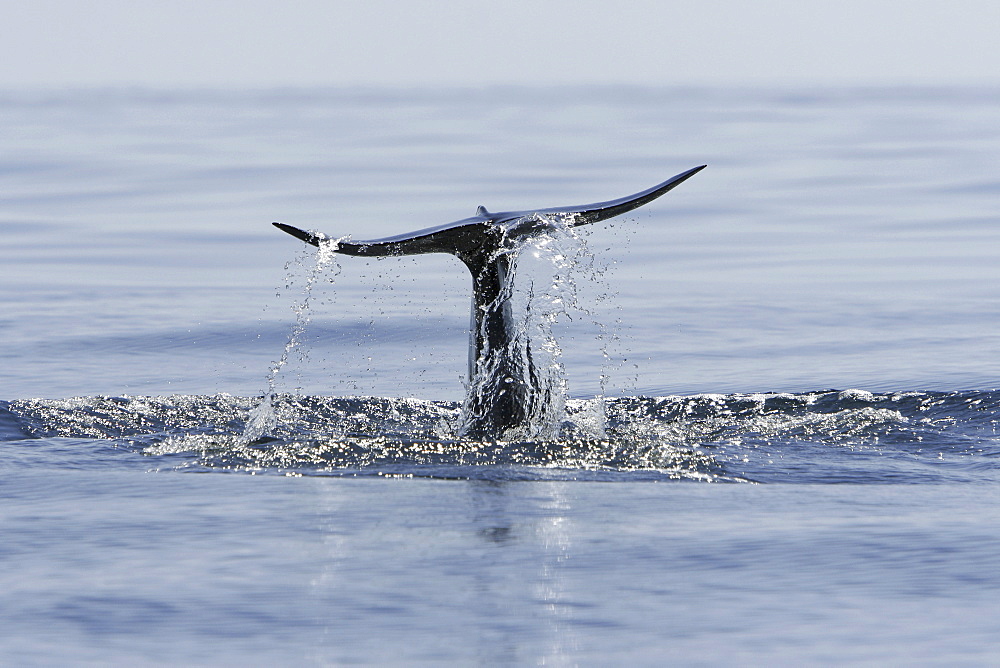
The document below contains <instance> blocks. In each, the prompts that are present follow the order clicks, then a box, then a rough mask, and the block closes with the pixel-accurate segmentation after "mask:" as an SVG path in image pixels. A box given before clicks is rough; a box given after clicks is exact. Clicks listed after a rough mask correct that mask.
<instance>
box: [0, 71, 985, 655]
mask: <svg viewBox="0 0 1000 668" xmlns="http://www.w3.org/2000/svg"><path fill="white" fill-rule="evenodd" d="M0 115H2V116H0V118H2V121H3V122H2V125H0V127H2V128H3V130H2V131H0V148H2V150H0V156H2V157H0V174H2V179H3V197H2V200H0V232H2V234H0V238H2V239H3V241H2V242H0V248H2V250H3V255H2V257H3V263H2V265H0V285H2V286H3V290H2V292H0V302H2V311H0V332H2V336H3V341H4V343H5V345H4V347H3V350H2V352H0V355H2V365H3V366H2V368H3V373H2V375H0V400H2V402H0V439H2V440H0V447H2V451H3V458H2V459H0V517H2V525H0V526H2V535H3V541H2V544H0V560H2V562H3V564H4V567H3V568H2V569H0V592H2V593H0V610H2V611H3V613H2V614H3V618H4V624H3V625H2V630H0V658H2V661H0V662H3V663H11V664H25V663H27V664H53V663H55V664H58V663H69V662H73V663H78V664H88V663H89V664H107V663H117V664H127V663H139V664H176V663H193V664H200V665H237V664H246V663H248V662H249V663H257V664H263V663H269V664H278V665H303V664H305V665H329V664H340V663H349V662H362V663H378V662H381V663H404V662H405V663H414V662H426V663H430V662H435V663H437V662H443V661H449V662H459V663H490V664H493V663H500V664H504V663H506V664H524V663H554V664H570V665H572V664H608V663H640V664H654V663H663V662H665V661H667V662H670V663H673V664H677V665H719V664H730V665H735V664H740V665H744V664H775V663H777V664H829V663H861V664H877V663H896V664H899V663H906V664H935V665H941V664H948V665H956V664H958V665H962V664H964V665H983V664H989V663H996V662H997V660H998V658H1000V645H998V644H997V642H996V640H995V639H996V638H997V637H1000V621H997V620H1000V614H998V613H1000V604H998V603H997V602H996V601H997V597H998V593H1000V592H998V590H1000V577H998V575H997V573H998V572H1000V568H998V566H1000V557H998V556H997V555H1000V549H998V548H1000V530H998V529H997V527H998V526H1000V523H998V520H1000V517H998V515H1000V512H998V507H1000V506H998V501H1000V494H998V491H997V490H998V485H997V483H998V482H1000V480H998V468H1000V467H998V461H1000V441H998V436H997V420H998V418H1000V405H998V404H1000V392H998V391H997V390H996V388H997V382H996V378H997V377H998V375H1000V355H998V352H1000V334H998V331H1000V328H998V327H997V325H998V321H997V311H998V309H997V305H998V294H1000V293H998V285H1000V280H998V279H1000V262H998V259H1000V258H998V255H1000V250H998V249H1000V244H998V243H997V242H998V241H1000V238H998V237H1000V225H998V224H997V223H998V221H997V213H996V198H997V194H998V193H1000V182H997V180H996V178H995V174H997V173H1000V169H998V167H1000V165H998V162H1000V150H998V149H1000V130H998V129H997V128H1000V122H998V121H1000V93H998V92H997V91H995V90H992V89H989V90H987V89H945V88H942V89H931V88H925V89H895V90H858V89H833V90H822V89H810V90H806V89H798V90H750V89H746V90H734V89H725V90H723V89H706V90H699V89H682V90H675V89H627V88H626V89H562V90H536V89H504V90H482V91H444V92H421V91H367V90H305V91H302V90H299V91H273V92H260V93H249V92H248V93H225V94H223V93H207V92H184V91H173V92H148V91H84V92H77V93H51V94H43V93H12V92H8V93H6V94H3V95H0ZM702 163H708V164H709V168H708V169H707V170H705V171H704V172H702V173H700V174H698V175H697V176H696V177H694V178H693V179H692V180H690V181H689V182H687V183H685V184H683V185H682V186H680V187H679V188H678V189H677V190H675V191H673V192H671V193H669V194H668V195H666V196H665V197H664V198H662V199H661V200H658V201H657V202H655V203H653V204H651V205H649V206H647V207H644V208H642V209H639V210H637V211H635V212H633V213H632V214H629V215H628V216H626V217H624V218H622V219H615V220H613V221H609V223H604V224H599V225H595V226H591V227H590V228H587V229H586V232H585V242H586V247H587V248H588V249H589V251H590V252H591V254H592V262H593V263H594V264H593V266H592V267H588V266H582V267H581V266H580V264H579V262H577V263H575V264H574V265H573V266H575V267H578V268H579V269H580V270H579V271H577V272H576V275H575V276H574V278H575V279H576V280H575V282H574V283H573V287H572V290H573V292H572V293H566V292H559V293H558V294H560V295H562V296H566V295H567V294H572V296H573V297H575V299H576V300H577V302H578V303H579V304H581V305H583V307H584V310H580V309H573V308H567V309H565V313H563V312H562V311H559V310H558V309H555V310H553V311H550V312H549V314H550V315H551V316H552V317H551V318H549V320H552V322H551V327H552V335H553V336H554V337H555V338H554V340H555V341H556V342H558V349H555V350H552V351H550V352H551V353H552V355H553V357H552V359H553V360H554V361H556V362H558V363H560V364H561V365H562V368H563V369H564V373H563V374H561V375H560V376H559V379H558V380H559V382H560V383H561V382H564V383H565V387H566V391H567V393H568V397H569V399H568V401H567V408H568V415H567V416H566V419H565V420H564V421H563V422H562V423H561V424H560V425H559V427H558V429H557V431H556V432H555V433H553V434H550V435H549V436H548V437H546V438H542V439H541V440H525V441H514V442H504V443H488V442H487V443H483V442H474V441H468V440H460V439H456V437H455V433H456V429H457V428H458V426H459V424H460V406H461V401H462V398H463V396H464V387H463V379H464V375H465V369H466V362H467V361H466V345H467V336H468V331H467V327H468V301H469V289H470V285H469V283H470V281H469V278H468V275H467V273H468V272H467V271H466V269H465V268H464V267H463V266H461V264H460V263H459V262H458V261H457V260H455V259H453V258H451V257H447V256H422V257H415V258H389V259H386V260H381V261H366V260H363V259H360V258H350V257H340V258H333V259H332V260H331V264H329V265H327V266H326V268H325V269H324V270H323V271H321V272H319V273H315V272H312V271H311V269H312V267H313V266H314V263H315V261H316V259H315V256H314V255H313V254H312V253H310V252H309V251H308V250H307V249H306V248H304V245H303V244H301V243H299V242H297V241H295V240H294V239H291V238H290V237H287V236H286V235H282V234H281V233H279V232H277V231H275V230H274V229H273V228H272V227H271V226H270V224H269V223H270V222H271V221H272V220H280V221H284V222H287V223H290V224H293V225H296V226H298V227H302V228H306V229H311V228H314V229H320V230H323V231H324V232H326V233H328V234H330V235H331V236H334V237H336V236H340V235H345V234H350V235H353V236H354V237H355V238H361V239H364V238H375V237H380V236H388V235H391V234H396V233H400V232H405V231H409V230H413V229H418V228H420V227H425V226H429V225H434V224H438V223H443V222H448V221H452V220H457V219H460V218H464V217H466V216H469V215H472V214H473V212H474V211H475V207H476V206H477V205H480V204H483V205H486V206H487V207H488V208H490V209H492V210H503V209H521V208H526V207H531V206H559V205H565V204H576V203H585V202H591V201H597V200H602V199H609V198H614V197H619V196H622V195H625V194H628V193H632V192H636V191H638V190H641V189H643V188H646V187H648V186H651V185H653V184H654V183H657V182H659V181H661V180H663V179H665V178H667V177H669V176H671V175H673V174H675V173H678V172H680V171H683V170H684V169H687V168H689V167H692V166H695V165H698V164H702ZM543 254H544V253H543ZM588 261H589V260H588ZM542 269H543V271H542V272H541V274H538V276H542V277H543V278H544V276H545V272H544V263H543V267H542ZM564 274H565V272H563V271H560V272H557V276H559V275H564ZM550 278H551V276H550V277H549V279H550ZM549 279H544V280H549ZM307 286H308V288H309V290H308V292H307ZM307 294H308V297H309V301H308V304H305V303H304V300H305V298H306V295H307ZM274 369H277V371H274ZM601 395H606V396H607V397H608V399H607V401H606V402H601V401H599V400H596V399H595V397H599V396H601ZM262 397H264V398H265V399H266V400H265V401H263V403H262ZM376 397H385V398H376ZM255 408H256V409H258V412H257V413H255V415H257V416H258V420H257V421H256V422H253V421H252V420H251V422H252V424H251V425H250V426H251V427H253V429H250V430H249V431H248V430H247V427H248V420H250V416H251V412H252V411H253V410H254V409H255ZM198 474H201V475H198Z"/></svg>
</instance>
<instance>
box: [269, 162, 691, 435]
mask: <svg viewBox="0 0 1000 668" xmlns="http://www.w3.org/2000/svg"><path fill="white" fill-rule="evenodd" d="M704 168H705V165H701V166H699V167H695V168H693V169H689V170H688V171H686V172H682V173H680V174H678V175H677V176H675V177H673V178H671V179H668V180H666V181H664V182H663V183H660V184H658V185H655V186H653V187H652V188H649V189H647V190H643V191H642V192H638V193H635V194H634V195H629V196H627V197H622V198H619V199H615V200H610V201H607V202H597V203H594V204H584V205H580V206H566V207H555V208H549V209H533V210H528V211H506V212H500V213H493V212H490V211H488V210H487V209H486V207H483V206H480V207H479V208H478V209H477V210H476V215H475V216H472V217H471V218H465V219H463V220H459V221H456V222H454V223H448V224H446V225H440V226H438V227H430V228H427V229H423V230H417V231H415V232H409V233H407V234H400V235H397V236H393V237H385V238H382V239H372V240H369V241H350V240H338V241H337V244H336V247H335V248H334V250H335V251H336V252H338V253H343V254H345V255H357V256H362V257H384V256H395V255H418V254H422V253H450V254H452V255H455V256H457V257H458V258H459V259H460V260H462V262H464V263H465V265H466V266H467V267H468V268H469V271H470V272H471V273H472V283H473V288H472V322H471V325H470V332H469V339H470V340H469V381H470V382H469V388H470V390H469V395H468V396H467V397H466V401H465V405H464V406H463V414H464V416H463V426H462V429H461V435H462V436H472V437H477V438H503V437H505V436H509V435H512V434H517V433H519V432H521V433H523V432H524V430H525V428H527V427H530V424H529V423H530V422H531V420H532V416H534V415H538V414H539V409H538V407H539V406H540V405H543V404H547V403H548V402H550V401H551V400H552V397H551V394H552V392H551V388H547V387H545V386H544V383H542V382H540V381H539V377H540V375H539V374H538V373H537V370H536V369H535V368H534V362H533V360H532V357H531V354H530V348H528V349H525V354H524V355H518V354H516V353H514V352H513V351H516V350H517V349H518V346H519V345H522V342H520V339H519V334H518V330H517V322H516V318H515V316H514V315H513V314H512V313H511V301H510V293H511V281H512V278H513V275H514V269H515V267H514V264H513V263H514V260H513V256H512V255H511V254H509V253H505V252H503V251H504V250H505V249H509V248H510V247H511V246H510V245H509V244H510V243H511V242H516V241H517V240H518V239H523V238H525V237H530V236H532V235H533V234H537V233H540V232H542V231H543V230H545V229H546V228H547V227H548V222H547V219H546V217H547V216H550V215H551V216H553V217H556V218H559V219H560V221H561V222H562V224H564V225H568V226H571V227H573V226H577V225H588V224H590V223H596V222H599V221H602V220H607V219H608V218H612V217H614V216H619V215H621V214H623V213H627V212H629V211H631V210H633V209H636V208H638V207H640V206H642V205H643V204H647V203H649V202H651V201H653V200H654V199H656V198H657V197H660V196H661V195H664V194H666V193H668V192H670V191H671V190H672V189H674V188H675V187H677V186H678V185H680V184H681V183H683V182H684V181H686V180H688V179H689V178H691V177H692V176H694V175H695V174H697V173H698V172H700V171H701V170H702V169H704ZM274 226H275V227H277V228H278V229H280V230H282V231H283V232H287V233H288V234H291V235H292V236H293V237H296V238H298V239H301V240H302V241H304V242H306V243H308V244H312V245H313V246H320V245H321V244H322V243H323V241H324V240H326V239H327V238H328V237H326V236H325V235H323V234H320V233H315V232H307V231H305V230H300V229H299V228H297V227H292V226H291V225H286V224H285V223H274ZM528 343H529V344H530V342H528ZM525 345H526V344H525Z"/></svg>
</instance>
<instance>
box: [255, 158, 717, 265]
mask: <svg viewBox="0 0 1000 668" xmlns="http://www.w3.org/2000/svg"><path fill="white" fill-rule="evenodd" d="M705 167H706V165H701V166H699V167H695V168H693V169H689V170H688V171H686V172H682V173H680V174H678V175H677V176H674V177H673V178H671V179H668V180H666V181H664V182H663V183H660V184H658V185H655V186H653V187H652V188H649V189H647V190H643V191H642V192H638V193H635V194H634V195H629V196H627V197H622V198H619V199H615V200H610V201H607V202H596V203H593V204H582V205H578V206H564V207H553V208H548V209H530V210H527V211H505V212H500V213H491V212H490V211H487V210H486V207H484V206H480V207H479V208H478V209H477V211H476V215H475V216H472V217H471V218H465V219H463V220H458V221H455V222H453V223H448V224H445V225H439V226H437V227H429V228H426V229H422V230H416V231H414V232H408V233H406V234H400V235H396V236H392V237H385V238H382V239H371V240H368V241H350V240H347V241H339V242H338V244H337V252H338V253H343V254H345V255H358V256H364V257H385V256H391V255H419V254H423V253H451V254H452V255H457V256H458V257H459V258H460V259H462V260H463V261H464V262H465V263H466V264H469V265H470V266H472V264H478V263H477V262H475V260H477V259H478V256H481V255H482V254H483V252H484V251H488V248H489V247H490V246H491V245H492V244H491V243H489V242H490V241H495V240H496V239H495V237H497V236H498V234H499V233H501V232H502V233H504V234H505V235H506V236H507V238H510V236H511V234H512V233H514V234H517V235H520V236H524V235H527V234H530V233H531V232H533V231H535V230H536V229H537V228H536V227H533V226H530V225H527V226H522V227H520V228H516V229H515V228H511V226H509V225H505V223H510V222H512V221H516V220H520V219H527V218H530V217H532V216H534V215H535V214H541V215H543V216H544V215H546V214H557V215H562V216H564V217H566V218H567V219H568V220H569V224H570V225H571V226H577V225H589V224H591V223H596V222H600V221H602V220H607V219H608V218H613V217H614V216H620V215H621V214H623V213H627V212H629V211H632V210H633V209H637V208H638V207H640V206H642V205H643V204H647V203H649V202H652V201H653V200H654V199H656V198H658V197H660V196H662V195H665V194H666V193H668V192H670V191H671V190H673V189H674V188H676V187H677V186H679V185H680V184H681V183H684V181H687V180H688V179H689V178H691V177H692V176H694V175H695V174H697V173H698V172H700V171H701V170H703V169H705ZM273 225H274V226H275V227H277V228H278V229H279V230H281V231H283V232H287V233H288V234H290V235H292V236H293V237H296V238H298V239H301V240H302V241H304V242H306V243H308V244H312V245H313V246H319V245H320V243H321V242H322V241H323V240H324V239H326V237H325V236H324V235H322V234H317V233H314V232H307V231H305V230H300V229H299V228H297V227H293V226H291V225H287V224H285V223H273Z"/></svg>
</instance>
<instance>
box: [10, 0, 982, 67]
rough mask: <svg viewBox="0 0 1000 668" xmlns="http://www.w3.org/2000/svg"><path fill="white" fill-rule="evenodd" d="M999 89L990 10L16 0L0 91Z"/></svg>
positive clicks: (966, 0) (662, 2)
mask: <svg viewBox="0 0 1000 668" xmlns="http://www.w3.org/2000/svg"><path fill="white" fill-rule="evenodd" d="M739 82H747V83H758V82H768V83H782V82H787V83H806V82H815V83H876V84H877V83H887V82H892V83H948V82H960V83H994V84H1000V2H997V1H996V0H950V1H948V2H940V1H939V0H905V1H904V0H836V1H832V0H830V1H828V0H799V1H798V2H795V1H793V0H745V1H729V0H687V1H683V2H681V1H677V0H617V1H615V0H548V1H547V0H506V1H505V0H494V1H492V2H490V1H487V0H455V1H452V0H357V1H354V2H345V1H342V0H333V1H327V2H323V1H321V0H283V1H282V2H277V1H275V0H266V1H265V0H94V1H93V2H86V3H85V2H78V1H76V0H64V1H59V0H31V1H30V2H17V3H14V2H11V3H6V4H5V7H4V10H3V12H2V18H0V86H4V87H10V86H16V87H24V86H43V87H53V86H56V87H59V86H67V85H75V86H89V85H146V86H178V85H180V86H213V87H214V86H241V87H242V86H275V85H277V86H281V85H293V86H294V85H315V84H320V85H330V84H332V85H337V84H374V85H384V84H390V85H395V84H404V85H417V86H423V85H456V84H457V85H479V84H497V83H524V84H549V83H649V84H672V83H684V84H690V83H695V84H696V83H739Z"/></svg>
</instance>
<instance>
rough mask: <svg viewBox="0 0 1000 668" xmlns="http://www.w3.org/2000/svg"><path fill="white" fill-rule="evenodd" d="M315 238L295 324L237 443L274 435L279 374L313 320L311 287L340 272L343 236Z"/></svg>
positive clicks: (320, 235) (296, 307)
mask: <svg viewBox="0 0 1000 668" xmlns="http://www.w3.org/2000/svg"><path fill="white" fill-rule="evenodd" d="M316 235H317V236H318V237H319V238H320V244H319V247H318V249H317V250H316V252H315V253H313V257H314V263H313V266H312V268H311V269H310V270H309V272H308V274H307V275H306V282H305V287H304V288H303V290H302V299H301V300H300V301H296V302H293V303H292V311H294V313H295V324H294V325H293V326H292V331H291V333H290V334H289V335H288V341H287V342H285V348H284V350H282V352H281V357H280V358H278V360H277V361H276V362H274V363H272V365H271V368H270V369H269V370H268V373H267V378H266V380H267V391H266V392H265V393H264V396H263V398H262V399H261V401H260V403H259V404H257V405H256V406H255V407H254V408H253V409H251V410H250V412H249V414H248V416H247V421H246V426H245V427H244V429H243V434H242V435H241V436H240V438H239V439H238V442H239V443H240V444H247V443H252V442H254V441H257V440H259V439H261V438H263V437H265V436H269V435H271V434H273V433H274V430H275V428H276V427H277V424H278V417H277V415H276V413H275V411H274V395H275V391H276V384H277V379H278V374H279V373H281V370H282V369H283V368H284V367H285V365H286V364H288V359H289V357H290V356H291V354H292V351H293V350H295V349H296V348H297V347H298V346H299V344H300V343H301V342H302V335H303V334H304V333H305V331H306V327H307V326H308V325H309V321H310V319H311V318H312V312H311V304H312V297H313V286H314V285H315V284H316V281H317V279H318V278H319V276H320V275H321V274H322V273H323V272H324V271H325V270H326V268H327V266H328V265H330V264H332V265H333V266H334V267H336V270H335V271H334V272H333V275H334V276H336V275H337V274H339V273H340V266H339V265H338V264H337V262H336V260H335V255H336V252H337V248H338V246H339V244H340V242H341V241H343V240H344V239H346V237H342V238H340V239H330V238H328V237H326V236H324V235H323V234H322V233H316Z"/></svg>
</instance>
